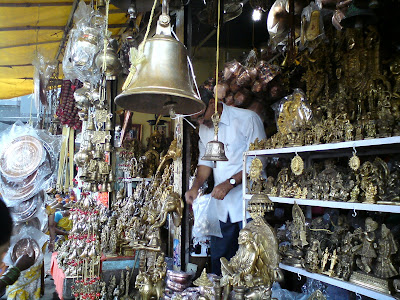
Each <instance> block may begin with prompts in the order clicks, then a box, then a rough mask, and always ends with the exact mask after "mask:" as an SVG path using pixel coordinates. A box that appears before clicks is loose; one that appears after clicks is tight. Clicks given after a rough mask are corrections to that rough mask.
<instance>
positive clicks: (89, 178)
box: [87, 172, 97, 182]
mask: <svg viewBox="0 0 400 300" xmlns="http://www.w3.org/2000/svg"><path fill="white" fill-rule="evenodd" d="M96 179H97V176H96V173H95V172H92V173H90V175H89V177H88V178H87V181H89V182H95V181H96Z"/></svg>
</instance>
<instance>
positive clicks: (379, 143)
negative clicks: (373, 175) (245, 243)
mask: <svg viewBox="0 0 400 300" xmlns="http://www.w3.org/2000/svg"><path fill="white" fill-rule="evenodd" d="M354 150H356V151H357V154H361V155H377V154H387V153H400V136H393V137H387V138H376V139H367V140H359V141H349V142H339V143H331V144H318V145H309V146H301V147H287V148H279V149H264V150H253V151H247V152H244V153H243V170H247V159H248V157H249V156H253V157H256V156H269V157H286V158H292V157H294V155H296V154H299V155H301V156H302V158H303V159H304V158H305V159H306V160H308V162H310V161H311V160H312V159H315V158H329V157H341V156H351V154H352V152H353V151H354ZM242 180H243V195H244V197H243V222H244V224H245V223H246V205H247V202H248V200H250V199H251V197H252V196H253V195H252V194H246V192H247V190H246V186H247V185H246V181H247V173H246V172H243V177H242ZM269 198H270V200H271V201H272V202H274V203H285V204H294V203H297V204H298V205H304V206H307V207H311V206H318V207H329V208H337V209H348V210H354V212H356V210H363V211H375V212H387V213H400V203H399V205H386V204H369V203H351V202H339V201H323V200H318V199H315V200H313V199H297V198H284V197H269ZM279 266H280V268H281V269H283V270H286V271H289V272H292V273H297V274H298V275H302V276H306V277H309V278H313V279H316V280H319V281H322V282H325V283H328V284H331V285H334V286H337V287H340V288H343V289H346V290H349V291H352V292H354V293H358V294H362V295H365V296H367V297H371V298H374V299H395V298H394V297H392V296H390V295H388V294H383V293H380V292H377V291H374V290H371V289H368V288H365V287H361V286H359V285H357V284H353V283H350V282H347V281H343V280H341V279H339V278H332V277H329V276H326V275H322V274H319V273H311V272H308V271H306V270H304V269H302V268H296V267H292V266H288V265H285V264H282V263H281V264H280V265H279Z"/></svg>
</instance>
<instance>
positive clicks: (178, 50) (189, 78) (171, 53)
mask: <svg viewBox="0 0 400 300" xmlns="http://www.w3.org/2000/svg"><path fill="white" fill-rule="evenodd" d="M166 6H167V4H166V1H163V8H162V9H163V13H162V14H161V15H160V18H159V21H158V24H157V29H156V34H155V35H154V36H153V37H152V38H149V39H148V40H147V41H146V44H145V46H144V51H143V54H144V56H145V60H144V61H143V62H142V63H141V64H140V65H139V67H138V70H137V73H136V74H135V75H134V76H133V79H132V81H131V82H130V83H126V84H128V86H127V88H126V89H125V90H124V91H123V92H122V93H121V94H119V95H118V96H117V97H116V98H115V103H116V104H117V105H119V106H121V107H123V108H125V109H129V110H131V111H137V112H143V113H152V114H155V113H162V112H163V113H169V111H170V109H173V110H174V111H175V113H178V114H194V113H197V112H199V111H201V110H202V109H203V108H204V107H205V105H204V103H203V102H202V101H201V99H200V96H199V93H198V91H197V90H196V91H195V89H194V87H195V82H194V78H193V75H192V70H191V62H190V60H189V58H188V55H187V49H186V47H185V46H184V45H183V44H182V43H181V42H179V41H177V40H176V39H174V38H173V37H172V36H171V25H170V22H169V15H168V14H167V8H166ZM129 78H130V76H129V77H128V79H129Z"/></svg>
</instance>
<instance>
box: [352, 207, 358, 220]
mask: <svg viewBox="0 0 400 300" xmlns="http://www.w3.org/2000/svg"><path fill="white" fill-rule="evenodd" d="M351 216H352V217H353V218H355V217H357V212H356V209H355V208H353V213H352V214H351Z"/></svg>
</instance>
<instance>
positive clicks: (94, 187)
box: [90, 183, 97, 193]
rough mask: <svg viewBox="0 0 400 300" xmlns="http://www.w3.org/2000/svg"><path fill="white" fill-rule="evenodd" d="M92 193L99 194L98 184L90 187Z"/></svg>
mask: <svg viewBox="0 0 400 300" xmlns="http://www.w3.org/2000/svg"><path fill="white" fill-rule="evenodd" d="M90 191H91V192H92V193H96V192H97V184H96V183H92V184H91V185H90Z"/></svg>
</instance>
